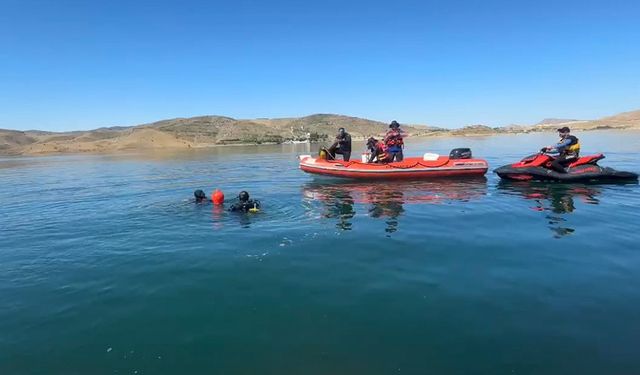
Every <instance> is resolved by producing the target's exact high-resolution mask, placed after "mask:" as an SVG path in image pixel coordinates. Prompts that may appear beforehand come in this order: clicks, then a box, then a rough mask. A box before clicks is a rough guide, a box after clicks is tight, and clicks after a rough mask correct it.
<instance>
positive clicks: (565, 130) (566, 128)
mask: <svg viewBox="0 0 640 375" xmlns="http://www.w3.org/2000/svg"><path fill="white" fill-rule="evenodd" d="M558 132H560V133H570V132H571V130H569V128H568V127H566V126H564V127H562V128H560V129H558Z"/></svg>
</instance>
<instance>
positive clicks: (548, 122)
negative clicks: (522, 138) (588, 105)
mask: <svg viewBox="0 0 640 375" xmlns="http://www.w3.org/2000/svg"><path fill="white" fill-rule="evenodd" d="M575 121H580V120H570V119H562V118H546V119H544V120H542V121H540V122H539V123H537V124H536V125H557V124H563V123H566V122H575Z"/></svg>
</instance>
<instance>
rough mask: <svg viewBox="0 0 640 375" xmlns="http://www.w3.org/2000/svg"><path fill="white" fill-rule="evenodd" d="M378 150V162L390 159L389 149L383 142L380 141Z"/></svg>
mask: <svg viewBox="0 0 640 375" xmlns="http://www.w3.org/2000/svg"><path fill="white" fill-rule="evenodd" d="M376 146H377V149H378V155H377V158H378V161H380V162H383V161H385V160H388V159H389V153H388V151H389V148H388V147H387V145H386V144H385V143H384V142H382V141H378V143H377V144H376Z"/></svg>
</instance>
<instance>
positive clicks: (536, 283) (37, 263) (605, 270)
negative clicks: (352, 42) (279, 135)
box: [0, 132, 640, 374]
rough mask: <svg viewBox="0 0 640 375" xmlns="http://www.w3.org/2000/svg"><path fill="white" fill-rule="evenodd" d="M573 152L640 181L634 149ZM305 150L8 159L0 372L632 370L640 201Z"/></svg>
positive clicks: (513, 151)
mask: <svg viewBox="0 0 640 375" xmlns="http://www.w3.org/2000/svg"><path fill="white" fill-rule="evenodd" d="M578 136H581V135H580V134H578ZM554 140H555V135H554V134H535V135H524V136H501V137H491V138H446V139H445V138H442V139H422V140H410V142H409V143H408V145H407V154H410V155H420V154H422V153H423V152H426V151H431V152H439V153H448V151H449V149H451V148H454V147H465V146H468V147H471V148H472V149H473V151H474V154H475V155H476V156H483V157H485V158H486V159H487V160H488V161H489V163H490V164H491V166H492V169H493V168H495V167H498V166H500V165H503V164H506V163H509V162H513V161H515V160H517V159H519V158H520V157H521V156H524V155H525V154H529V153H531V152H532V151H535V150H537V149H539V147H541V146H544V145H547V144H549V143H552V142H553V141H554ZM581 141H582V143H583V147H584V151H583V153H588V152H590V151H591V152H596V151H602V152H605V153H606V154H607V159H605V160H603V161H602V162H601V163H602V164H603V165H608V166H612V167H615V168H619V169H626V170H631V171H634V172H639V171H640V167H639V165H638V161H639V160H640V133H637V132H636V133H634V132H625V133H615V132H591V133H585V134H584V135H582V136H581ZM306 147H308V146H307V145H284V146H261V147H257V146H256V147H227V148H218V149H212V150H200V151H192V152H184V153H149V154H144V155H71V156H48V157H16V158H7V157H5V158H2V159H0V220H1V222H0V224H1V226H0V373H1V374H185V373H190V374H514V373H515V374H638V373H640V349H639V348H640V272H639V271H640V245H639V243H640V225H639V224H638V223H639V222H640V220H639V219H640V215H639V214H638V212H639V209H640V196H639V194H640V188H639V187H638V185H637V184H627V185H597V184H590V185H584V184H578V185H563V184H559V183H555V184H554V183H525V184H514V183H501V182H500V181H499V179H498V178H497V177H496V176H495V175H494V174H492V173H488V174H487V177H486V179H484V178H483V179H475V180H440V181H430V182H398V183H394V184H392V185H390V184H380V183H357V182H348V181H346V182H345V181H339V180H331V179H322V178H314V177H312V176H310V175H307V174H304V173H302V172H301V171H299V170H298V169H297V155H298V154H301V153H310V152H315V151H316V149H315V148H313V146H312V149H311V150H308V149H306ZM359 147H360V145H357V146H356V149H358V148H359ZM356 154H357V153H356ZM197 188H201V189H204V190H205V191H207V193H209V192H210V191H211V190H213V189H214V188H220V189H221V190H222V191H224V193H225V194H226V196H227V201H230V200H231V198H232V197H234V196H235V195H236V194H237V193H238V191H240V190H242V189H246V190H248V191H249V192H250V193H251V195H252V197H255V198H258V199H260V200H261V201H262V203H263V208H264V209H263V211H262V212H261V213H259V214H255V215H250V216H247V215H241V214H232V213H229V212H226V211H224V210H219V209H216V208H215V207H212V206H211V205H196V204H194V203H192V202H191V201H190V199H191V197H192V193H193V190H195V189H197Z"/></svg>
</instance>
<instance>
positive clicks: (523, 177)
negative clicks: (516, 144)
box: [494, 152, 638, 182]
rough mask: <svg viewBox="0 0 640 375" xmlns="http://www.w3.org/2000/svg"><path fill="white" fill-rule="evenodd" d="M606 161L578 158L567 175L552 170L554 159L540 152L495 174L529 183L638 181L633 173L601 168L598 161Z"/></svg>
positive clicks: (587, 157) (595, 158)
mask: <svg viewBox="0 0 640 375" xmlns="http://www.w3.org/2000/svg"><path fill="white" fill-rule="evenodd" d="M602 159H604V155H603V154H596V155H588V156H583V157H581V158H578V160H576V161H574V162H573V163H571V164H569V165H568V166H567V168H566V170H567V172H566V173H558V172H556V171H554V170H553V169H551V162H552V161H553V160H554V157H553V156H551V155H549V154H547V153H544V152H540V153H538V154H534V155H531V156H527V157H526V158H524V159H522V160H520V161H519V162H518V163H515V164H511V165H505V166H502V167H500V168H497V169H496V170H495V171H494V172H495V173H497V174H498V176H500V178H504V179H507V180H517V181H528V180H539V181H566V182H576V181H581V182H585V181H622V180H624V181H630V180H636V181H637V180H638V175H637V174H636V173H632V172H623V171H617V170H615V169H613V168H609V167H601V166H599V165H598V161H599V160H602Z"/></svg>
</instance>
